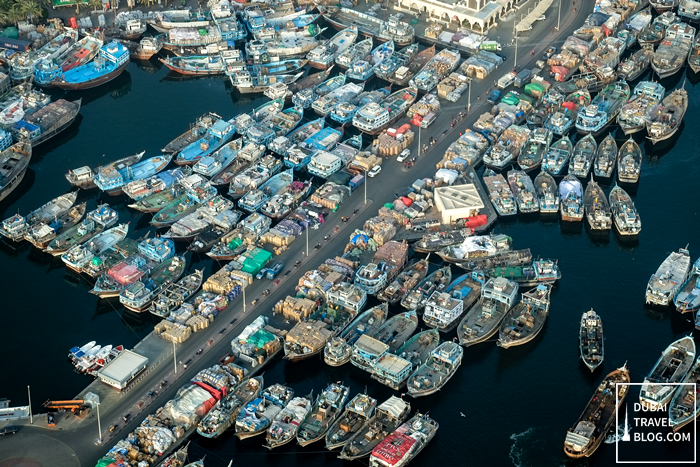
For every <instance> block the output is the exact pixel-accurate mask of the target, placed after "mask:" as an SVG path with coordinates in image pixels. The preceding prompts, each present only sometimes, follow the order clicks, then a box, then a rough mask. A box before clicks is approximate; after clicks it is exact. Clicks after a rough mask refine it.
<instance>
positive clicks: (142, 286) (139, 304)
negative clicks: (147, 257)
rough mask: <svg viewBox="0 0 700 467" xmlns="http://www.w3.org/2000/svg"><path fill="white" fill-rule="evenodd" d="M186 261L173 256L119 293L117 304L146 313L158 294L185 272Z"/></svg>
mask: <svg viewBox="0 0 700 467" xmlns="http://www.w3.org/2000/svg"><path fill="white" fill-rule="evenodd" d="M185 265H186V261H185V259H184V258H183V257H181V256H174V257H172V258H171V259H169V260H166V261H164V262H163V263H161V264H160V265H159V266H158V267H157V268H155V269H154V270H153V271H152V272H151V273H150V274H149V276H148V278H147V279H143V278H142V279H140V280H138V281H136V282H133V283H131V284H129V285H128V286H126V287H125V288H124V289H123V290H122V291H121V292H119V302H120V303H121V304H122V305H124V306H125V307H126V308H127V309H128V310H131V311H134V312H136V313H141V312H142V311H146V310H147V309H148V307H149V306H150V304H151V302H152V301H153V300H155V298H156V297H157V296H158V294H159V293H160V292H162V291H163V290H164V289H165V288H167V287H168V286H169V285H170V284H172V283H173V282H175V281H176V280H178V279H179V278H180V276H181V275H182V273H183V272H184V271H185Z"/></svg>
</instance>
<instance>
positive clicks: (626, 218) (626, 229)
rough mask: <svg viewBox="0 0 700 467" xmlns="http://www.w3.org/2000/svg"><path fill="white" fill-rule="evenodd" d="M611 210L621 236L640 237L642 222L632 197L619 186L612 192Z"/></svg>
mask: <svg viewBox="0 0 700 467" xmlns="http://www.w3.org/2000/svg"><path fill="white" fill-rule="evenodd" d="M610 210H611V212H612V216H613V220H614V221H615V227H617V231H618V232H619V233H620V235H639V232H641V230H642V221H641V220H640V219H639V213H638V212H637V208H636V207H635V206H634V202H633V201H632V198H631V197H630V195H628V194H627V192H626V191H625V190H623V189H622V188H620V187H619V186H615V187H614V188H613V189H612V190H611V191H610Z"/></svg>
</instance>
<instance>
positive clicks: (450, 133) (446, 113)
mask: <svg viewBox="0 0 700 467" xmlns="http://www.w3.org/2000/svg"><path fill="white" fill-rule="evenodd" d="M533 1H534V0H533ZM592 7H593V4H592V2H590V4H589V5H588V4H587V5H586V8H585V9H584V11H581V10H580V9H577V12H576V14H575V15H573V14H572V11H571V10H572V6H571V4H570V3H569V2H564V4H563V5H562V27H561V32H560V33H556V34H554V35H553V34H552V33H551V28H553V27H554V26H556V21H557V15H556V8H557V5H556V3H555V4H554V6H553V7H552V8H551V9H550V10H549V11H548V12H547V20H546V21H543V22H539V24H537V23H536V25H535V27H534V29H533V31H532V32H531V34H530V35H529V37H526V38H524V39H522V42H519V48H518V66H519V68H520V69H522V68H527V67H533V66H534V61H535V60H536V59H538V58H539V57H540V56H541V52H542V51H543V50H544V49H545V48H546V47H548V46H549V45H551V44H554V45H561V43H563V41H564V40H565V38H566V37H567V36H568V35H570V34H571V32H572V31H573V30H574V29H575V28H576V27H578V25H580V24H581V23H582V22H583V19H584V18H585V16H586V15H587V14H588V13H589V12H590V10H591V9H592ZM524 8H527V5H525V7H524ZM521 11H526V10H522V9H521ZM518 18H519V16H518ZM565 20H566V21H565ZM565 23H566V24H567V25H565ZM573 25H576V26H573ZM512 29H513V19H511V20H510V21H506V22H503V23H501V25H500V27H499V28H498V30H496V31H494V32H491V33H490V34H489V35H490V36H491V37H494V35H496V34H500V35H501V37H504V36H505V35H509V34H510V31H512ZM495 37H498V36H497V35H496V36H495ZM501 40H502V42H507V41H505V40H503V39H501ZM533 48H534V49H535V50H536V54H535V56H534V57H532V56H531V55H530V50H531V49H533ZM504 54H506V56H507V57H508V59H507V60H506V62H505V63H504V64H503V65H502V66H501V67H500V68H499V70H497V71H496V73H495V74H494V75H495V76H493V77H489V78H487V79H486V80H484V81H482V82H477V81H474V83H473V89H472V108H471V111H470V112H469V115H468V116H467V117H466V118H465V119H464V120H463V121H461V122H460V123H459V124H458V125H456V126H455V127H454V128H450V124H451V116H452V115H456V114H457V113H458V112H459V111H463V110H464V107H465V105H466V103H467V102H466V101H467V96H466V94H465V95H464V96H463V97H462V99H461V100H460V102H458V103H450V102H444V101H443V108H442V111H441V112H440V114H439V116H438V119H437V120H436V121H435V122H434V123H433V125H432V126H431V127H430V128H429V129H427V130H423V132H422V135H421V137H422V141H423V142H427V140H428V137H429V136H436V137H438V143H437V144H436V145H435V146H433V147H431V148H430V150H429V151H428V153H427V154H426V155H424V156H422V157H420V159H419V160H418V161H417V162H416V164H415V165H414V166H413V168H411V169H405V168H404V167H403V166H402V164H400V163H398V162H396V160H394V159H387V160H385V161H384V165H383V169H382V173H381V174H380V175H379V176H377V178H374V179H369V180H368V184H367V197H368V199H370V200H374V202H373V203H371V204H369V205H365V204H364V202H363V201H364V196H363V195H364V187H360V188H359V189H358V190H357V192H356V193H355V194H354V195H353V196H352V197H351V199H350V200H349V201H348V202H346V203H345V204H344V205H343V206H341V207H340V208H339V209H338V210H337V211H336V212H335V213H332V214H331V215H330V216H329V218H328V221H327V223H326V224H325V225H324V226H323V227H322V228H320V229H318V230H311V231H310V233H309V246H310V257H309V258H306V257H305V256H304V257H302V256H301V252H302V251H303V250H305V238H304V237H303V236H302V237H301V238H299V239H297V241H296V242H295V243H294V244H293V247H292V248H290V250H288V251H287V252H285V253H284V254H283V255H281V257H280V259H282V260H283V261H285V263H286V265H287V267H286V268H285V270H287V269H290V270H291V271H292V272H291V273H290V275H289V276H287V277H284V276H281V280H280V284H279V285H278V286H274V285H273V284H272V283H271V282H270V281H267V280H262V281H255V282H254V283H253V285H251V286H250V287H248V289H247V292H246V300H247V301H248V303H247V306H246V311H245V313H244V311H243V300H242V299H236V300H235V302H234V304H233V305H232V306H231V307H229V309H227V310H225V311H224V312H222V313H221V314H220V315H219V316H218V317H217V319H216V320H215V321H214V324H213V325H212V326H211V327H210V328H209V330H207V331H205V332H200V333H196V334H194V335H193V336H192V337H191V338H190V339H189V340H188V341H186V342H185V343H183V344H182V345H180V346H179V347H178V349H177V354H178V358H177V359H178V360H179V361H183V362H184V361H186V360H188V359H189V358H193V361H192V363H191V364H190V365H189V366H188V368H187V369H184V368H183V367H182V366H180V367H179V368H178V374H177V379H176V375H175V374H174V368H173V364H172V363H170V362H168V361H167V359H166V361H165V362H163V363H162V364H161V365H159V366H158V367H156V368H155V369H154V370H152V371H151V372H150V373H149V374H148V375H146V376H145V377H144V378H143V379H142V380H141V381H139V382H138V383H137V384H135V385H134V387H133V388H132V389H131V390H130V391H129V392H127V393H125V394H124V395H123V396H122V397H121V398H120V399H119V401H117V402H116V403H115V404H114V406H113V407H111V408H110V409H108V410H106V411H104V412H103V413H101V422H102V423H101V424H102V431H103V433H104V435H103V437H104V440H103V445H102V446H96V445H95V439H96V438H97V435H98V430H97V426H96V425H97V424H96V423H95V422H96V414H95V413H94V412H91V413H90V414H89V415H88V417H87V419H86V420H85V421H83V422H81V423H79V424H78V423H76V422H75V420H69V421H66V422H63V423H61V422H59V424H58V425H57V427H56V428H54V429H49V428H46V424H45V418H43V417H35V420H34V426H29V425H26V426H23V427H22V429H21V432H20V434H18V438H19V439H21V440H22V441H23V442H21V443H20V442H13V443H5V444H4V445H3V447H2V449H0V466H2V464H3V462H4V461H7V460H9V459H12V458H16V457H21V456H31V457H32V458H33V459H35V460H36V461H37V462H38V463H39V465H44V466H47V467H48V466H50V465H51V466H61V465H66V466H74V465H82V466H87V467H90V466H92V465H94V464H95V462H96V460H97V459H98V458H99V457H101V456H102V455H103V454H104V453H105V452H106V451H107V449H108V448H109V447H110V446H111V445H113V444H114V443H115V442H116V440H118V439H121V438H122V437H123V436H124V435H125V434H126V433H128V432H129V431H132V430H133V429H134V428H136V426H137V425H138V424H139V423H140V422H141V421H142V420H143V418H144V417H145V416H146V415H147V414H148V413H152V412H154V411H155V409H156V408H158V407H160V406H162V405H163V404H164V403H165V402H166V401H167V400H169V399H171V398H172V397H173V396H174V395H175V392H176V390H177V389H178V388H179V387H180V386H181V385H182V384H184V383H185V382H186V381H187V380H189V379H190V378H192V377H193V376H194V375H195V374H196V372H197V371H199V370H200V369H202V368H205V367H207V366H211V365H213V364H214V363H216V362H217V361H218V359H219V358H220V357H221V356H222V355H224V354H225V353H227V352H229V351H230V341H231V339H232V338H233V337H235V336H236V335H238V334H239V333H240V332H241V330H242V329H243V327H244V326H246V325H248V324H249V323H250V322H251V321H252V320H253V319H254V318H255V317H257V316H258V315H260V314H261V313H266V314H269V313H270V312H271V307H272V305H273V304H274V303H276V302H277V301H278V300H281V299H284V297H285V296H286V295H287V294H288V293H290V292H292V289H293V286H294V284H296V283H297V281H298V279H299V277H300V276H301V275H302V274H303V272H305V271H307V270H309V269H312V268H314V267H316V266H318V265H319V264H321V263H322V262H323V261H324V260H325V258H327V257H333V256H335V255H336V254H339V253H341V252H342V251H343V248H344V247H345V245H346V243H347V240H348V235H349V233H350V232H352V230H354V229H356V228H361V226H362V224H363V222H364V221H365V220H366V219H367V218H369V217H372V216H374V215H376V210H377V209H378V208H379V207H380V206H381V205H382V204H383V203H385V202H388V201H391V200H393V197H394V192H395V190H396V188H399V187H403V186H408V185H410V184H411V183H412V182H413V181H415V180H416V179H417V178H422V177H428V176H431V175H432V174H433V173H434V170H435V163H437V162H438V161H439V160H440V159H441V158H442V155H443V154H444V153H445V151H446V150H447V147H448V146H449V144H450V143H451V142H453V141H454V140H455V139H456V138H457V136H458V135H459V131H464V129H465V128H467V127H470V126H471V125H472V124H473V122H474V121H475V120H476V118H477V117H478V115H480V114H481V113H483V112H484V111H486V110H487V107H486V106H484V101H485V96H486V94H487V93H488V91H489V88H490V87H491V86H492V84H493V82H492V79H497V78H498V77H500V75H502V74H503V73H505V71H506V70H509V69H511V68H513V64H514V55H515V47H505V48H504ZM529 62H532V63H529ZM477 96H479V98H478V99H477ZM481 106H483V108H481ZM445 130H447V131H446V134H443V132H445ZM417 148H418V142H417V138H416V141H415V142H414V144H413V146H412V148H411V150H412V153H413V154H417ZM354 209H362V212H360V213H358V214H357V215H353V210H354ZM343 216H349V217H350V221H349V222H347V223H342V222H340V218H341V217H343ZM335 225H338V226H339V227H340V229H339V232H337V233H335V232H333V228H334V226H335ZM328 233H330V234H331V235H332V237H331V238H330V239H329V240H328V241H324V239H323V237H324V235H326V234H328ZM317 243H321V244H322V245H323V248H322V249H320V250H315V249H314V248H313V245H315V244H317ZM296 259H301V260H302V261H303V263H302V264H301V265H300V266H299V267H298V268H293V267H292V266H291V265H292V264H293V262H294V261H295V260H296ZM265 288H270V289H271V291H272V293H271V294H270V295H269V296H267V297H264V296H262V291H263V290H264V289H265ZM255 297H260V298H261V300H260V302H259V303H257V304H256V305H255V306H252V305H250V302H251V301H252V300H253V298H255ZM234 318H235V319H237V321H236V323H235V325H231V324H230V322H231V320H233V319H234ZM222 328H225V329H226V331H225V332H224V333H223V334H219V332H220V331H221V330H222ZM210 337H213V338H214V339H215V341H214V343H213V344H212V345H211V346H207V345H206V341H207V340H208V339H209V338H210ZM199 348H203V349H205V351H204V352H203V354H202V355H199V356H194V355H195V352H196V351H197V349H199ZM163 379H166V380H168V382H169V383H168V385H167V386H166V387H165V388H163V389H160V388H158V383H159V382H160V381H162V380H163ZM152 389H158V390H159V394H158V396H157V397H154V398H149V397H148V396H147V395H146V394H147V393H148V391H150V390H152ZM141 401H143V402H144V405H143V407H142V408H141V409H137V406H136V404H138V403H139V402H141ZM139 410H140V411H139ZM125 413H130V414H132V418H131V422H130V423H128V424H127V425H126V426H124V424H123V423H122V422H121V416H122V415H123V414H125ZM66 417H72V415H66ZM115 423H118V425H119V430H118V431H117V432H116V433H115V434H114V435H113V436H114V437H113V438H108V436H109V432H108V427H110V426H111V425H113V424H115ZM73 427H75V428H73ZM27 439H30V440H31V441H30V442H29V444H27V443H28V442H27ZM47 439H49V440H51V442H46V440H47ZM3 441H4V440H3ZM28 445H32V446H33V449H29V450H28V449H27V446H28ZM52 455H54V457H53V458H54V459H58V458H60V459H62V460H61V461H60V462H61V463H59V462H58V461H56V462H49V461H47V459H51V456H52ZM76 455H77V458H76ZM64 458H65V461H64V460H63V459H64ZM78 461H79V463H78Z"/></svg>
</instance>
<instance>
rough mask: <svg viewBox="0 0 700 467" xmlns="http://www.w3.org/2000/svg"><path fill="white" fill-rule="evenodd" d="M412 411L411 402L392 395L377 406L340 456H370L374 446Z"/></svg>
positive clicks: (358, 457)
mask: <svg viewBox="0 0 700 467" xmlns="http://www.w3.org/2000/svg"><path fill="white" fill-rule="evenodd" d="M410 412H411V404H409V403H408V402H406V401H404V400H403V399H400V398H398V397H396V396H391V397H390V398H389V399H387V400H386V401H384V402H382V403H381V404H380V405H379V406H378V407H377V409H376V410H375V412H374V415H373V416H372V418H370V420H369V423H367V424H366V425H364V426H363V427H362V428H361V429H359V430H358V431H357V432H356V433H355V435H354V436H353V437H352V438H350V439H349V440H348V441H347V442H346V443H345V445H344V446H343V450H342V451H341V452H340V454H339V455H338V458H339V459H343V460H354V459H360V458H362V457H366V456H369V455H370V454H371V453H372V451H373V450H374V448H375V447H376V446H377V445H378V444H379V443H380V442H381V441H382V440H383V439H384V438H386V437H387V436H388V435H389V433H391V432H393V431H394V429H396V427H398V426H399V425H400V424H401V423H402V422H403V421H404V420H405V419H406V417H408V414H409V413H410Z"/></svg>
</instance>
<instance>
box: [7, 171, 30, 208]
mask: <svg viewBox="0 0 700 467" xmlns="http://www.w3.org/2000/svg"><path fill="white" fill-rule="evenodd" d="M28 167H29V166H27V167H25V168H24V170H23V171H22V173H21V174H20V175H19V176H17V177H15V178H14V179H13V180H11V181H10V183H8V184H7V186H5V187H3V188H2V191H0V201H2V200H4V199H5V198H7V197H8V196H9V195H10V193H12V192H13V191H14V189H15V188H17V187H18V186H19V184H20V183H22V180H24V176H25V175H26V174H27V168H28Z"/></svg>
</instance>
